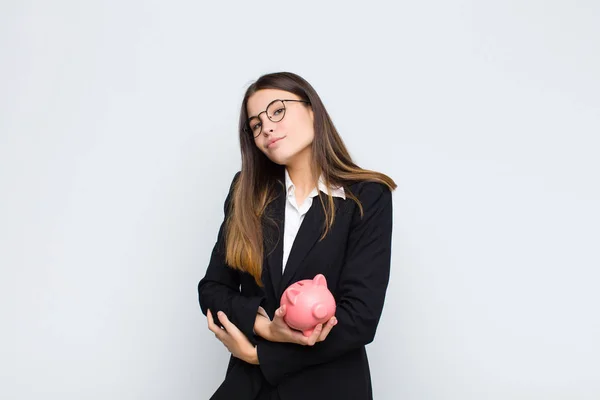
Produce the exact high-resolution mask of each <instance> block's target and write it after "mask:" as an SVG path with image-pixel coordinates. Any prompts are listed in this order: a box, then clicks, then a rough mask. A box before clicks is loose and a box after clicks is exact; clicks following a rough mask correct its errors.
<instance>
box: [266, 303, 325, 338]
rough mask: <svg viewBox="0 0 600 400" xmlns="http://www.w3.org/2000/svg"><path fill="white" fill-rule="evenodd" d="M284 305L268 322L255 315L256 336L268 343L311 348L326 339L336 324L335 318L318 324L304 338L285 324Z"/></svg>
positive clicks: (300, 333)
mask: <svg viewBox="0 0 600 400" xmlns="http://www.w3.org/2000/svg"><path fill="white" fill-rule="evenodd" d="M285 307H286V306H285V304H284V305H282V306H281V307H279V308H278V309H277V311H275V317H274V318H273V320H272V321H269V319H268V318H267V317H264V316H262V315H260V314H257V315H256V321H255V323H254V331H255V332H256V334H257V335H259V336H260V337H262V338H263V339H266V340H268V341H270V342H286V343H296V344H299V345H303V346H313V345H314V344H315V343H318V342H322V341H324V340H325V339H326V338H327V335H329V332H331V329H332V328H333V327H334V326H335V325H336V324H337V319H336V318H335V316H333V317H331V318H330V319H329V321H327V323H326V324H325V325H323V324H318V325H317V326H316V327H315V329H314V330H313V332H312V334H311V335H310V336H304V335H303V334H302V332H300V331H297V330H295V329H292V328H290V327H289V326H288V324H286V323H285V321H284V320H283V317H284V316H285V311H286V308H285Z"/></svg>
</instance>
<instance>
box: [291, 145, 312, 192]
mask: <svg viewBox="0 0 600 400" xmlns="http://www.w3.org/2000/svg"><path fill="white" fill-rule="evenodd" d="M308 150H310V147H309V148H308ZM298 156H299V157H296V159H294V161H293V162H290V163H288V164H286V166H285V168H286V169H287V171H288V174H290V179H291V180H292V182H294V186H295V187H296V193H301V194H306V193H309V192H310V191H311V190H313V189H314V187H315V183H314V181H313V176H312V168H311V167H312V165H311V159H310V156H311V154H310V152H305V153H304V154H298Z"/></svg>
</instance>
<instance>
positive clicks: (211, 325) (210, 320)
mask: <svg viewBox="0 0 600 400" xmlns="http://www.w3.org/2000/svg"><path fill="white" fill-rule="evenodd" d="M206 320H207V322H208V329H210V331H211V332H213V333H216V330H215V328H218V326H216V325H215V321H214V320H213V316H212V313H211V312H210V310H207V311H206Z"/></svg>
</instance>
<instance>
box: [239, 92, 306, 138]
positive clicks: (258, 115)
mask: <svg viewBox="0 0 600 400" xmlns="http://www.w3.org/2000/svg"><path fill="white" fill-rule="evenodd" d="M276 101H281V102H282V103H283V117H281V119H280V120H279V121H273V120H272V119H271V117H269V114H268V113H267V110H268V109H269V107H271V104H273V103H275V102H276ZM286 101H297V102H299V103H306V104H310V101H306V100H296V99H275V100H273V101H271V102H270V103H269V104H267V108H265V109H264V110H263V111H261V112H259V113H258V114H256V115H254V116H252V117H250V118H248V119H247V120H246V125H245V126H244V130H245V131H246V133H248V134H250V135H252V136H254V133H253V132H252V127H251V126H250V120H252V119H254V118H257V119H258V120H259V121H260V123H261V125H260V132H258V135H256V136H254V138H257V137H259V136H260V134H261V133H262V131H263V127H262V120H261V119H260V114H262V113H266V114H267V118H268V119H269V121H271V122H275V123H277V122H281V121H283V119H284V118H285V111H286V107H285V102H286Z"/></svg>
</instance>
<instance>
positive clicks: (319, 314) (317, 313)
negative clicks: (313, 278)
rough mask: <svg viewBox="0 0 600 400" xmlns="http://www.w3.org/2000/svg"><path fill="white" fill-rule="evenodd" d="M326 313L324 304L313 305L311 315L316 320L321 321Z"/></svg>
mask: <svg viewBox="0 0 600 400" xmlns="http://www.w3.org/2000/svg"><path fill="white" fill-rule="evenodd" d="M328 311H329V310H328V309H327V307H326V306H325V305H324V304H322V303H319V304H315V306H314V307H313V309H312V314H313V316H314V317H315V318H316V319H318V320H321V319H323V318H325V317H327V312H328Z"/></svg>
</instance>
